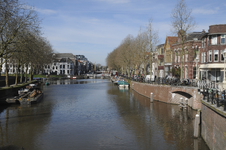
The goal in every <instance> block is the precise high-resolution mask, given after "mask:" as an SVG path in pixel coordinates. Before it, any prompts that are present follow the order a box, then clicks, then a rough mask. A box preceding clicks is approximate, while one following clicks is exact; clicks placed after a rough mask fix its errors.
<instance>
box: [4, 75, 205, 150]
mask: <svg viewBox="0 0 226 150" xmlns="http://www.w3.org/2000/svg"><path fill="white" fill-rule="evenodd" d="M44 93H45V96H44V99H43V100H42V101H41V102H40V103H37V104H32V105H31V106H20V105H16V104H13V105H10V106H1V107H0V149H1V150H8V149H10V150H22V149H23V150H63V149H67V150H83V149H85V150H97V149H98V150H99V149H103V150H105V149H106V150H111V149H112V150H113V149H114V150H115V149H120V150H128V149H129V150H149V149H152V150H192V149H194V150H208V147H207V145H206V144H205V143H204V141H203V140H202V139H201V138H199V139H194V138H193V124H194V116H195V113H196V112H195V111H193V110H191V109H188V110H187V111H180V109H179V107H178V106H177V105H171V104H166V103H161V102H157V101H154V103H150V100H149V98H146V97H143V96H141V95H139V94H137V93H136V92H134V91H133V90H119V89H118V87H117V86H116V85H114V84H113V83H111V82H110V81H109V80H108V79H104V80H103V79H83V80H57V81H52V82H51V85H50V86H45V87H44Z"/></svg>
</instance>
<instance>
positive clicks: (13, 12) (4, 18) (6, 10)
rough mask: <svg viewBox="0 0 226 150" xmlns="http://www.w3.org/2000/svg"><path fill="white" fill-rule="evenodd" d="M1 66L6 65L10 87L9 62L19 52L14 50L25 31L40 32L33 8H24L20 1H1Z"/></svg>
mask: <svg viewBox="0 0 226 150" xmlns="http://www.w3.org/2000/svg"><path fill="white" fill-rule="evenodd" d="M0 22H1V23H0V57H1V59H2V60H3V61H1V64H0V66H2V64H4V63H5V65H6V86H8V69H7V61H8V59H10V58H11V57H12V55H13V54H14V53H15V52H17V49H15V48H14V45H15V43H17V42H18V41H20V40H18V39H19V35H20V33H21V32H23V30H39V20H38V17H37V14H36V13H35V11H34V10H33V9H32V7H26V8H25V7H24V5H22V4H21V3H19V1H18V0H7V1H6V0H1V1H0Z"/></svg>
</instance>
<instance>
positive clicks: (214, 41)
mask: <svg viewBox="0 0 226 150" xmlns="http://www.w3.org/2000/svg"><path fill="white" fill-rule="evenodd" d="M211 44H212V45H217V35H212V38H211Z"/></svg>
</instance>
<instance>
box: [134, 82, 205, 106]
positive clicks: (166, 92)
mask: <svg viewBox="0 0 226 150" xmlns="http://www.w3.org/2000/svg"><path fill="white" fill-rule="evenodd" d="M130 87H131V88H132V89H133V90H135V91H136V92H138V93H139V94H141V95H144V96H146V97H149V98H150V93H153V99H154V100H158V101H161V102H165V103H171V104H179V102H180V98H181V97H182V98H183V99H185V98H186V97H185V96H183V95H181V94H178V93H174V92H184V93H188V94H190V95H191V96H192V97H191V98H188V105H189V106H190V107H191V108H192V109H201V101H200V100H201V98H202V95H200V94H198V88H194V87H186V86H184V87H183V86H180V87H176V86H175V87H174V86H168V85H154V84H147V83H139V82H134V81H131V83H130Z"/></svg>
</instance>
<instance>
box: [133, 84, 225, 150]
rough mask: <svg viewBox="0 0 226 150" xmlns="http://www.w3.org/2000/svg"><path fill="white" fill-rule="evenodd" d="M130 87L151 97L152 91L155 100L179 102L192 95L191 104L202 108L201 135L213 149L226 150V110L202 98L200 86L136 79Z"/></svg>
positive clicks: (192, 106) (194, 107)
mask: <svg viewBox="0 0 226 150" xmlns="http://www.w3.org/2000/svg"><path fill="white" fill-rule="evenodd" d="M130 88H132V89H133V90H134V91H136V92H138V93H139V94H141V95H144V96H146V97H149V98H150V96H151V94H150V93H153V99H154V100H158V101H161V102H165V103H171V104H179V102H180V98H181V97H182V98H188V97H190V96H191V97H190V98H188V104H189V106H190V107H191V108H193V109H200V110H201V121H200V123H201V131H200V133H201V134H200V135H201V136H202V138H203V139H204V141H205V142H206V143H207V145H208V146H209V148H210V149H211V150H215V149H216V150H218V149H219V150H226V127H225V125H226V112H225V111H223V108H222V107H220V108H216V106H215V105H212V104H211V103H208V102H206V101H204V100H202V95H201V94H199V93H198V88H195V87H182V86H181V87H174V86H168V85H153V84H147V83H139V82H134V81H131V82H130ZM186 93H187V94H186ZM181 94H182V95H181ZM189 95H190V96H189Z"/></svg>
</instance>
